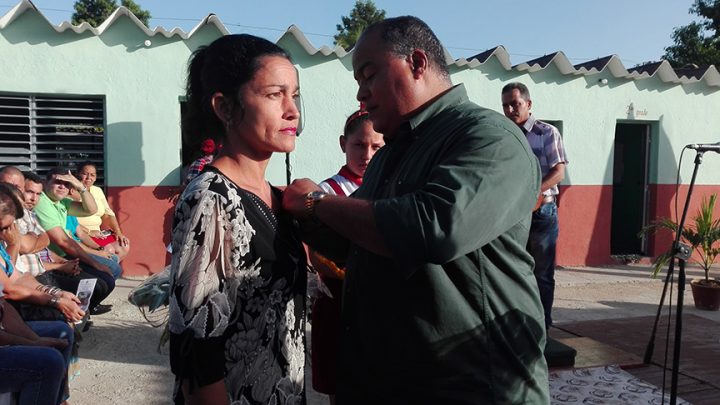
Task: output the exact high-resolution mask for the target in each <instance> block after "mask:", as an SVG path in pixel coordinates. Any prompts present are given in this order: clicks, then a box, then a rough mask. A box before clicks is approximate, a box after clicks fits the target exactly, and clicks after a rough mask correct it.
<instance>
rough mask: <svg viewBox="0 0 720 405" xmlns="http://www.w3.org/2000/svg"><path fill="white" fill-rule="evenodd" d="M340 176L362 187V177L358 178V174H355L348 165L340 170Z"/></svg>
mask: <svg viewBox="0 0 720 405" xmlns="http://www.w3.org/2000/svg"><path fill="white" fill-rule="evenodd" d="M338 174H339V175H341V176H343V177H345V178H346V179H348V180H350V181H351V182H353V183H355V184H356V185H358V186H361V185H362V176H358V175H357V174H355V173H353V172H352V171H351V170H350V168H349V167H347V165H345V166H343V167H342V168H340V172H338Z"/></svg>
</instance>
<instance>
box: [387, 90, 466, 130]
mask: <svg viewBox="0 0 720 405" xmlns="http://www.w3.org/2000/svg"><path fill="white" fill-rule="evenodd" d="M468 100H469V99H468V96H467V90H465V85H464V84H462V83H460V84H457V85H455V86H453V87H451V88H450V89H448V90H446V91H445V92H444V93H442V94H441V95H440V96H439V97H438V98H437V99H435V101H433V102H432V103H430V105H428V106H426V107H425V108H423V109H422V110H420V111H419V112H417V113H416V114H415V115H413V116H412V117H410V118H409V119H408V120H407V121H405V122H403V123H402V124H401V125H400V127H399V128H398V129H397V130H396V131H395V136H393V137H386V138H385V142H386V143H390V144H392V143H393V141H395V140H397V139H401V138H403V137H404V136H405V135H406V134H407V133H409V132H411V131H414V130H415V129H416V128H417V127H419V126H420V125H421V124H422V123H423V122H425V121H426V120H428V119H430V118H432V117H434V116H436V115H438V114H440V113H441V112H442V111H444V110H445V109H447V108H449V107H452V106H454V105H458V104H461V103H463V102H465V101H468ZM418 135H421V133H418Z"/></svg>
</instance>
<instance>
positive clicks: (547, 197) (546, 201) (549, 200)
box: [542, 195, 556, 205]
mask: <svg viewBox="0 0 720 405" xmlns="http://www.w3.org/2000/svg"><path fill="white" fill-rule="evenodd" d="M555 200H556V198H555V196H554V195H544V196H543V200H542V205H545V204H550V203H554V202H555Z"/></svg>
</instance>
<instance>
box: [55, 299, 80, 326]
mask: <svg viewBox="0 0 720 405" xmlns="http://www.w3.org/2000/svg"><path fill="white" fill-rule="evenodd" d="M75 299H77V297H75ZM78 303H79V300H78V302H75V300H72V299H68V298H65V297H58V300H57V309H58V311H60V312H62V314H63V315H65V318H66V319H67V320H68V321H71V322H77V321H79V320H81V319H82V318H83V316H85V311H83V310H82V309H80V307H79V306H78Z"/></svg>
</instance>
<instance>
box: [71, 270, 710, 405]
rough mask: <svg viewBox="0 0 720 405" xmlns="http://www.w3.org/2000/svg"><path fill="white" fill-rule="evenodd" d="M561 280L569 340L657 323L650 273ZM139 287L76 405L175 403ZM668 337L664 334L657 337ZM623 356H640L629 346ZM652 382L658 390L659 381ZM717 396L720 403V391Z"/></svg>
mask: <svg viewBox="0 0 720 405" xmlns="http://www.w3.org/2000/svg"><path fill="white" fill-rule="evenodd" d="M701 274H702V272H701V271H699V270H698V269H696V268H693V269H691V270H690V271H689V275H688V278H691V277H699V276H701ZM556 279H557V291H556V300H555V310H554V318H555V325H556V326H557V329H558V330H560V329H559V328H563V329H566V330H568V331H570V332H564V331H563V332H562V333H569V334H570V335H573V333H578V334H579V332H578V331H580V330H581V329H582V328H581V326H582V325H586V326H584V329H582V331H584V333H588V334H596V335H597V336H588V335H585V336H588V337H590V338H592V339H595V340H600V339H602V338H603V335H606V336H608V334H607V333H605V331H607V330H608V326H609V325H606V323H607V322H603V320H614V321H613V322H620V323H615V324H613V325H616V326H614V328H615V329H620V332H622V331H623V327H622V326H621V325H622V323H621V321H623V320H625V319H627V320H634V319H637V318H643V317H645V318H648V317H650V318H654V316H655V312H656V310H657V306H658V302H659V299H660V294H661V292H662V287H663V280H664V278H657V279H653V278H650V269H649V267H647V266H615V267H613V268H605V267H602V268H591V267H584V268H564V269H559V270H558V272H557V276H556ZM138 283H139V281H137V280H120V281H119V282H118V286H117V288H116V289H115V291H114V292H113V294H112V295H111V296H110V297H109V300H108V301H109V303H111V304H114V309H113V311H111V312H110V313H107V314H104V315H100V316H95V317H93V321H94V323H95V325H94V326H93V327H92V328H91V329H90V331H88V332H87V333H85V339H84V341H83V342H82V343H81V345H80V358H81V360H80V374H79V375H78V376H77V377H75V378H74V379H73V381H72V382H71V384H70V388H71V398H70V399H71V403H72V404H76V405H97V404H106V403H136V404H169V403H171V401H170V397H171V392H172V385H173V376H172V374H171V373H170V371H169V364H168V359H167V348H165V349H164V350H163V351H162V353H161V352H158V342H159V339H160V335H161V330H160V329H157V328H153V327H152V326H150V325H149V324H148V322H146V321H145V319H144V318H143V317H142V315H141V313H140V311H139V310H138V309H137V308H136V307H134V306H132V305H131V304H129V303H128V302H127V294H128V292H129V291H130V290H131V288H132V287H134V286H136V285H137V284H138ZM686 290H687V291H686V297H685V314H686V316H687V317H688V319H693V321H692V322H693V325H696V324H697V322H698V320H700V323H701V324H702V322H704V320H707V321H710V322H708V323H707V325H708V329H709V330H711V331H716V330H717V328H718V325H720V313H719V312H708V311H700V310H696V309H695V308H694V307H693V302H692V295H691V294H690V288H689V287H687V288H686ZM672 297H673V300H675V298H676V297H677V292H676V291H675V289H673V295H672ZM673 305H674V304H673ZM666 308H667V307H665V309H666ZM588 322H590V324H591V325H596V326H593V327H594V328H595V329H593V327H588V326H587V323H588ZM608 322H609V321H608ZM628 325H630V324H628ZM632 325H635V326H632V327H634V328H635V329H634V332H638V329H639V332H642V333H647V334H649V327H648V326H647V323H642V322H641V323H640V324H638V323H637V322H635V323H633V324H632ZM638 325H640V326H638ZM696 329H697V328H696ZM593 330H594V331H593ZM646 330H647V331H646ZM628 331H630V329H628ZM554 333H557V332H554ZM642 333H636V334H628V335H627V338H623V337H622V335H620V337H619V338H614V339H616V340H617V339H620V340H621V341H622V340H623V339H625V340H628V339H630V340H631V342H629V343H632V344H634V345H638V346H640V347H642V348H644V347H645V344H646V341H645V340H646V338H645V337H643V336H641V335H642ZM662 333H664V332H658V334H662ZM687 333H693V332H692V331H688V332H687ZM713 333H714V332H713ZM719 336H720V334H717V333H716V334H715V335H714V340H713V339H711V340H710V341H707V342H706V343H705V344H706V345H709V346H708V349H709V351H708V352H707V353H709V354H708V355H707V356H705V357H706V358H705V359H704V360H703V361H704V363H703V364H705V362H706V363H707V364H711V363H713V362H714V364H716V365H720V353H719V352H720V342H718V337H719ZM600 341H602V340H600ZM610 344H612V342H610ZM615 344H616V345H617V344H618V343H615ZM616 347H619V346H616ZM656 347H657V349H656V350H657V351H658V352H660V351H662V350H663V349H662V348H661V346H660V343H658V346H656ZM620 348H621V349H623V350H628V351H629V350H634V349H633V348H632V347H629V346H625V347H620ZM640 355H642V353H640ZM707 368H709V366H708V367H706V369H707ZM716 368H720V366H716ZM660 370H661V369H660ZM630 371H631V372H633V373H636V375H638V376H639V377H641V378H646V379H648V381H650V379H651V377H652V375H650V374H648V375H646V376H642V375H640V374H642V373H639V374H638V373H637V372H636V371H633V370H630ZM710 371H711V372H712V370H710ZM714 372H716V374H715V375H716V376H720V371H718V370H715V371H714ZM659 375H660V376H661V375H662V373H661V372H660V373H659ZM668 376H669V374H668ZM711 376H712V374H711ZM653 378H654V377H653ZM712 378H714V377H712ZM650 382H652V383H653V384H658V382H656V381H650ZM668 386H669V383H668ZM308 391H309V392H308V404H310V405H320V404H325V403H327V402H326V401H325V397H324V396H322V395H319V394H317V393H314V392H312V390H311V389H310V387H309V384H308ZM718 393H719V395H720V391H718ZM681 396H682V395H681ZM718 398H720V396H719V397H718ZM686 399H690V398H686ZM697 403H703V401H700V402H697ZM707 403H711V402H707ZM715 403H718V402H717V401H716V402H715Z"/></svg>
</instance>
